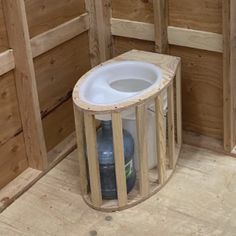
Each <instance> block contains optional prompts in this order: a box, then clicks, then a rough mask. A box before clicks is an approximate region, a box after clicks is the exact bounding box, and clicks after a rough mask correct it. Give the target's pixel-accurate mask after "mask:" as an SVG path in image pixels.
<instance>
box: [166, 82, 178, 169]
mask: <svg viewBox="0 0 236 236" xmlns="http://www.w3.org/2000/svg"><path fill="white" fill-rule="evenodd" d="M167 100H168V121H167V123H168V158H169V167H170V168H171V169H174V168H175V165H176V154H175V101H174V85H173V84H171V85H170V86H169V87H168V89H167Z"/></svg>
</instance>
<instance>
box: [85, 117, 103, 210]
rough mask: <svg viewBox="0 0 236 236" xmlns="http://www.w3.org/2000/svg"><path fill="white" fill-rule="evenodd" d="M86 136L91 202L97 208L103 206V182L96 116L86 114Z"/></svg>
mask: <svg viewBox="0 0 236 236" xmlns="http://www.w3.org/2000/svg"><path fill="white" fill-rule="evenodd" d="M84 124H85V134H86V135H85V136H86V144H87V158H88V167H89V182H90V189H91V200H92V203H93V205H94V206H95V207H99V206H101V204H102V193H101V182H100V172H99V161H98V155H97V141H96V124H95V118H94V115H91V114H88V113H85V114H84Z"/></svg>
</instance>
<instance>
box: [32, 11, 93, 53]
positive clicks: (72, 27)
mask: <svg viewBox="0 0 236 236" xmlns="http://www.w3.org/2000/svg"><path fill="white" fill-rule="evenodd" d="M88 29H89V16H88V13H84V14H82V15H80V16H78V17H76V18H74V19H72V20H70V21H67V22H66V23H64V24H61V25H59V26H57V27H55V28H53V29H51V30H48V31H46V32H44V33H42V34H40V35H37V36H35V37H34V38H32V39H31V47H32V54H33V57H37V56H39V55H41V54H43V53H45V52H47V51H49V50H51V49H52V48H55V47H56V46H58V45H60V44H62V43H64V42H66V41H68V40H70V39H72V38H74V37H76V36H78V35H79V34H81V33H83V32H85V31H87V30H88Z"/></svg>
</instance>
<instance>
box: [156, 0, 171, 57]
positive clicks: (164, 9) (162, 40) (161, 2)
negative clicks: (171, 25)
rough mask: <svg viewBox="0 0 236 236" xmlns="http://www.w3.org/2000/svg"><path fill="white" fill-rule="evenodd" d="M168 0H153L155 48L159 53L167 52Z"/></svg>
mask: <svg viewBox="0 0 236 236" xmlns="http://www.w3.org/2000/svg"><path fill="white" fill-rule="evenodd" d="M168 11H169V9H168V0H153V12H154V28H155V50H156V52H159V53H167V52H168V47H169V45H168V38H167V37H168V35H167V27H168V14H169V13H168Z"/></svg>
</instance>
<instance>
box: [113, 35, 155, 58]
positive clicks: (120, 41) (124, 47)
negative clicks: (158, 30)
mask: <svg viewBox="0 0 236 236" xmlns="http://www.w3.org/2000/svg"><path fill="white" fill-rule="evenodd" d="M113 47H114V48H113V49H114V50H113V53H114V56H118V55H120V54H122V53H124V52H127V51H129V50H132V49H137V50H143V51H148V52H154V51H155V43H154V42H150V41H144V40H138V39H131V38H124V37H118V36H113Z"/></svg>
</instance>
